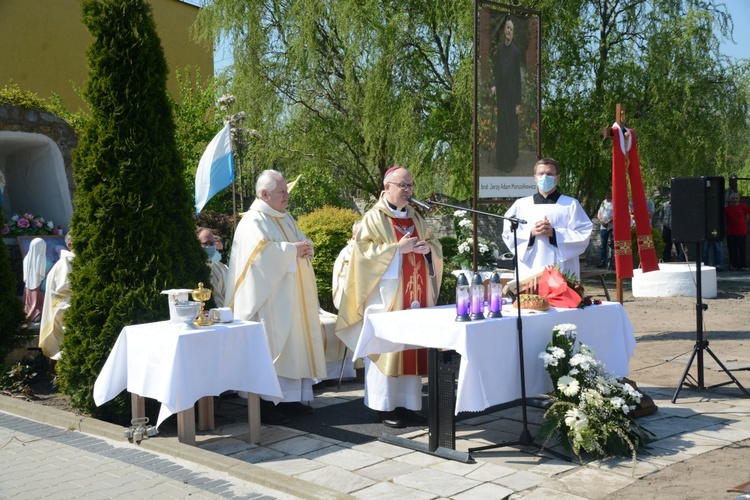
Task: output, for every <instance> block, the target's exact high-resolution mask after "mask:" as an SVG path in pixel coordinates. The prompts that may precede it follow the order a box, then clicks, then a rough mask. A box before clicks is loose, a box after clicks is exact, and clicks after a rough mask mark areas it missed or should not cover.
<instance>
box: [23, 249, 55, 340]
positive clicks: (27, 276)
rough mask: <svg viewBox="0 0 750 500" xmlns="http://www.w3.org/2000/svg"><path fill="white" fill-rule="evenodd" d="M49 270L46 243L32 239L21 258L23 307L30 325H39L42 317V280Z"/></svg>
mask: <svg viewBox="0 0 750 500" xmlns="http://www.w3.org/2000/svg"><path fill="white" fill-rule="evenodd" d="M50 268H52V261H51V260H49V259H47V243H45V242H44V240H43V239H42V238H34V239H33V240H31V243H30V244H29V251H28V252H27V253H26V256H25V257H24V258H23V282H24V290H23V307H24V312H25V313H26V321H27V322H29V323H31V324H32V325H34V324H35V323H39V321H40V319H41V317H42V307H43V305H44V290H45V285H46V283H45V281H44V280H45V278H46V277H47V272H48V271H49V270H50Z"/></svg>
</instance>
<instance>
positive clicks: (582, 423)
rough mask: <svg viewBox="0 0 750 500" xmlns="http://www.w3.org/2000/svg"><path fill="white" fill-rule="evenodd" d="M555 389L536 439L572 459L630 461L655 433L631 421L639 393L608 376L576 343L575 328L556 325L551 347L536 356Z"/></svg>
mask: <svg viewBox="0 0 750 500" xmlns="http://www.w3.org/2000/svg"><path fill="white" fill-rule="evenodd" d="M539 357H540V358H541V359H542V360H543V362H544V367H545V369H546V370H547V373H549V374H550V377H551V378H552V383H553V386H554V389H553V391H552V392H551V393H550V396H551V398H552V400H553V403H552V405H551V406H550V407H549V408H548V409H547V411H546V412H545V414H544V417H545V419H546V421H545V422H544V424H542V426H541V428H540V430H539V435H538V437H539V438H540V439H543V440H544V442H545V443H547V442H548V441H549V440H550V439H553V438H556V442H555V444H560V445H561V446H562V447H563V448H564V449H566V450H567V451H569V452H572V453H573V454H575V456H576V457H578V459H579V460H581V452H582V451H584V452H586V453H591V454H593V455H596V456H597V457H604V456H611V455H615V456H626V455H631V456H632V457H633V460H635V457H636V452H637V450H639V449H643V448H645V446H646V444H647V443H648V442H649V441H650V440H651V438H652V437H653V433H651V432H649V431H647V430H646V429H644V428H643V427H642V426H641V425H639V424H637V423H636V422H635V420H633V417H632V415H631V412H632V411H633V410H635V409H636V407H637V406H638V404H639V403H640V401H641V396H642V395H641V393H640V392H638V391H637V390H635V389H634V388H633V386H631V385H630V384H627V383H621V382H619V381H618V380H617V379H616V378H615V377H613V376H612V375H610V374H609V373H607V371H606V369H605V367H604V365H603V364H602V363H601V362H600V361H599V360H597V359H596V354H595V353H594V351H593V350H592V349H591V348H590V347H589V346H587V345H585V344H581V343H578V342H577V341H576V325H572V324H561V325H556V326H555V327H554V329H553V330H552V342H550V343H549V344H547V349H546V350H545V351H544V352H542V353H540V354H539Z"/></svg>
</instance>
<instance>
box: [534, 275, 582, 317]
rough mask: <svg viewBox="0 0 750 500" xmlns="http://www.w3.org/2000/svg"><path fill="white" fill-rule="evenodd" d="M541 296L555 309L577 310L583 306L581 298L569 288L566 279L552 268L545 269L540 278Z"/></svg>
mask: <svg viewBox="0 0 750 500" xmlns="http://www.w3.org/2000/svg"><path fill="white" fill-rule="evenodd" d="M539 295H540V296H542V297H544V298H546V299H547V302H549V305H551V306H553V307H566V308H569V309H575V308H577V307H578V306H579V305H580V304H581V300H582V299H581V296H580V295H578V293H576V291H575V290H573V289H571V288H570V287H569V286H568V282H567V281H566V280H565V277H564V276H563V275H562V274H561V273H560V271H558V270H557V269H555V268H554V267H552V266H547V267H545V268H544V271H543V272H542V275H541V276H540V277H539Z"/></svg>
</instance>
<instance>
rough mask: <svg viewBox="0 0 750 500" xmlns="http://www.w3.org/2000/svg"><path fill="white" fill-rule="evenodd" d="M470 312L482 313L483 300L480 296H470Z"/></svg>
mask: <svg viewBox="0 0 750 500" xmlns="http://www.w3.org/2000/svg"><path fill="white" fill-rule="evenodd" d="M471 313H472V314H483V313H484V300H482V297H479V296H474V297H472V298H471Z"/></svg>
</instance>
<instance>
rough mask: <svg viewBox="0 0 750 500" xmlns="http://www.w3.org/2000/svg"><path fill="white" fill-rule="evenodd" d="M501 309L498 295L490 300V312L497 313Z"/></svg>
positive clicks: (500, 300) (501, 305)
mask: <svg viewBox="0 0 750 500" xmlns="http://www.w3.org/2000/svg"><path fill="white" fill-rule="evenodd" d="M502 308H503V304H502V299H501V297H500V296H499V295H493V296H492V297H491V298H490V312H497V311H499V310H500V309H502Z"/></svg>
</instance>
